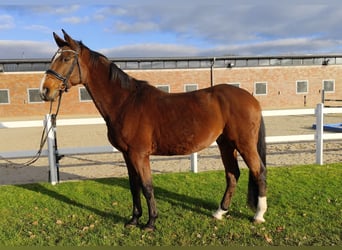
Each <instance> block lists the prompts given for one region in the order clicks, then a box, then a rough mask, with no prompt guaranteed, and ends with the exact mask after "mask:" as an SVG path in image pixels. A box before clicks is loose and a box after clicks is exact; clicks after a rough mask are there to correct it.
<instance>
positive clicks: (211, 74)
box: [210, 57, 216, 87]
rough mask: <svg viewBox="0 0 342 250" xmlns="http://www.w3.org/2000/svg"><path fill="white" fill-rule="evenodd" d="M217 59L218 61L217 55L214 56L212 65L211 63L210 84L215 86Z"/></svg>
mask: <svg viewBox="0 0 342 250" xmlns="http://www.w3.org/2000/svg"><path fill="white" fill-rule="evenodd" d="M215 61H216V57H213V59H212V61H211V65H210V86H211V87H213V86H214V66H215Z"/></svg>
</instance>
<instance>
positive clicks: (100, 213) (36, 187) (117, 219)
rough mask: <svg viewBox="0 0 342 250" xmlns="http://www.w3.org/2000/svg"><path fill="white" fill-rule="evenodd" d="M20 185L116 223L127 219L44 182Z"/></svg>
mask: <svg viewBox="0 0 342 250" xmlns="http://www.w3.org/2000/svg"><path fill="white" fill-rule="evenodd" d="M19 187H21V188H23V189H26V190H30V191H33V192H37V193H39V194H44V195H46V196H49V197H51V198H53V199H56V200H59V201H60V202H63V203H66V204H68V205H70V206H74V207H78V208H81V209H85V210H88V211H90V212H91V213H94V214H96V215H98V216H101V217H103V218H107V219H111V220H113V221H115V223H117V222H122V223H124V222H126V220H127V218H125V217H122V216H120V215H118V214H115V213H114V211H113V212H105V211H101V210H99V209H97V208H95V207H92V206H90V205H87V204H84V203H81V202H79V201H77V200H76V199H71V198H70V197H68V196H66V195H64V194H60V193H58V192H57V191H54V190H51V189H48V188H46V187H45V186H44V185H42V184H25V185H20V186H19Z"/></svg>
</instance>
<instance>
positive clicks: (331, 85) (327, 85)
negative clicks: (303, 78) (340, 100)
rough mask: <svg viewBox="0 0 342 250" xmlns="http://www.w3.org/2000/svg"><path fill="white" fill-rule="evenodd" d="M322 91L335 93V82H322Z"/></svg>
mask: <svg viewBox="0 0 342 250" xmlns="http://www.w3.org/2000/svg"><path fill="white" fill-rule="evenodd" d="M323 89H324V92H326V93H334V92H335V80H323Z"/></svg>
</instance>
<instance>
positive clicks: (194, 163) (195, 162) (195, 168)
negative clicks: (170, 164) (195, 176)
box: [190, 153, 198, 173]
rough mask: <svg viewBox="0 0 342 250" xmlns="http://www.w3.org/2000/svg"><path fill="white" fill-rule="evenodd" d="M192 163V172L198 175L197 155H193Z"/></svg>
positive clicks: (191, 157)
mask: <svg viewBox="0 0 342 250" xmlns="http://www.w3.org/2000/svg"><path fill="white" fill-rule="evenodd" d="M190 161H191V163H190V164H191V166H190V168H191V171H192V172H194V173H198V169H197V153H193V154H191V156H190Z"/></svg>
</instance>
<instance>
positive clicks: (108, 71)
mask: <svg viewBox="0 0 342 250" xmlns="http://www.w3.org/2000/svg"><path fill="white" fill-rule="evenodd" d="M113 70H117V71H115V72H113ZM89 72H90V74H89V79H88V82H87V84H86V88H87V90H88V92H89V93H90V95H91V96H92V98H93V101H94V103H95V106H96V107H97V109H98V110H99V112H100V113H101V115H102V116H103V118H104V119H105V120H107V119H108V117H111V119H115V117H116V116H117V114H118V112H119V111H120V108H121V107H122V105H123V104H124V102H125V100H126V99H127V98H128V97H129V95H130V89H129V88H128V85H130V83H128V82H124V81H123V79H124V78H127V79H129V78H130V77H129V76H128V75H126V73H124V72H122V71H121V70H120V69H118V68H117V67H116V66H114V67H113V66H112V65H111V63H110V62H108V63H105V64H104V63H103V62H102V63H101V65H98V66H97V67H96V68H95V69H94V68H92V67H89Z"/></svg>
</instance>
